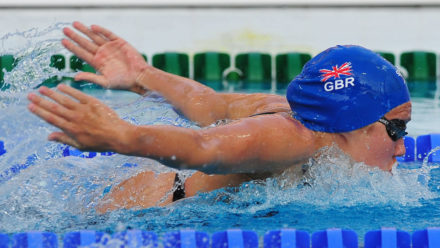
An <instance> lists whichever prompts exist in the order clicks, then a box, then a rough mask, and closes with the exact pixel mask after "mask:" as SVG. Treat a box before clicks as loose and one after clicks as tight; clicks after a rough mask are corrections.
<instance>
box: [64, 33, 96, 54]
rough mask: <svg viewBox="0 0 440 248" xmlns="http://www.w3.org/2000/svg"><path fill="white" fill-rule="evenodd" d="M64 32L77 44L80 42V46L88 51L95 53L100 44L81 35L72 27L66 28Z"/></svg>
mask: <svg viewBox="0 0 440 248" xmlns="http://www.w3.org/2000/svg"><path fill="white" fill-rule="evenodd" d="M63 32H64V34H65V35H66V36H67V37H69V38H70V39H71V40H73V41H74V42H75V43H76V44H78V45H79V46H80V47H82V48H83V49H85V50H87V51H88V52H90V53H92V54H95V53H96V51H97V50H98V46H97V45H96V44H95V43H93V42H91V41H90V40H89V39H86V38H85V37H83V36H81V35H79V34H78V33H77V32H75V31H73V30H72V29H70V28H64V29H63Z"/></svg>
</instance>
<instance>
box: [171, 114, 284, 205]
mask: <svg viewBox="0 0 440 248" xmlns="http://www.w3.org/2000/svg"><path fill="white" fill-rule="evenodd" d="M275 113H279V112H263V113H257V114H253V115H251V116H249V117H254V116H258V115H270V114H275ZM225 123H227V121H226V120H219V121H217V122H216V124H225ZM173 188H174V189H175V190H174V192H173V202H174V201H178V200H180V199H183V198H185V182H184V181H183V180H182V179H181V178H180V177H179V173H176V176H175V177H174V187H173Z"/></svg>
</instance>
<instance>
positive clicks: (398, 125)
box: [385, 119, 408, 141]
mask: <svg viewBox="0 0 440 248" xmlns="http://www.w3.org/2000/svg"><path fill="white" fill-rule="evenodd" d="M385 126H386V129H387V133H388V135H389V136H390V138H391V139H392V140H393V141H397V140H399V139H401V138H403V137H404V136H405V135H407V134H408V133H407V132H406V123H405V121H403V120H399V119H392V120H388V124H386V125H385Z"/></svg>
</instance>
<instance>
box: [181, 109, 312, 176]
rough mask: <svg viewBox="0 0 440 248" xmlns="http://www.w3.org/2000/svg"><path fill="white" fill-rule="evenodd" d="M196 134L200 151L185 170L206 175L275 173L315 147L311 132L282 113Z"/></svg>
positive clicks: (306, 154) (307, 156) (301, 159)
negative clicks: (195, 170)
mask: <svg viewBox="0 0 440 248" xmlns="http://www.w3.org/2000/svg"><path fill="white" fill-rule="evenodd" d="M199 135H200V137H201V138H200V139H201V141H200V149H199V150H198V151H197V152H195V153H193V155H194V156H193V157H192V159H193V161H192V162H191V163H190V164H191V165H192V166H189V168H192V169H197V170H200V171H202V172H205V173H208V174H228V173H264V172H279V171H282V170H284V169H286V168H288V167H290V166H292V165H294V164H297V163H300V162H304V161H305V160H307V159H308V158H309V157H310V156H311V155H313V154H314V153H315V151H316V148H317V142H316V137H315V135H314V133H313V132H311V131H310V130H308V129H306V128H305V127H303V126H302V125H300V124H299V123H298V122H297V121H296V120H294V119H292V118H290V117H288V116H287V115H282V114H276V115H265V116H257V117H253V118H246V119H243V120H239V121H236V122H233V123H231V124H228V125H224V126H219V127H215V128H209V129H204V130H200V131H199Z"/></svg>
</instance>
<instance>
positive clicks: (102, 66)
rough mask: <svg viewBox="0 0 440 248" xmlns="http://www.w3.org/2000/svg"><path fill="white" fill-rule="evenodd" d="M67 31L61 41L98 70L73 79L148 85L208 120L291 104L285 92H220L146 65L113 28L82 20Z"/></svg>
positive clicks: (143, 88) (142, 88) (139, 88)
mask: <svg viewBox="0 0 440 248" xmlns="http://www.w3.org/2000/svg"><path fill="white" fill-rule="evenodd" d="M73 27H74V28H75V29H77V30H79V31H80V32H82V33H83V34H85V35H86V36H87V37H88V38H89V39H86V38H84V37H83V36H81V35H79V34H77V33H76V32H75V31H73V30H72V29H70V28H65V29H64V34H65V35H66V36H67V37H68V38H70V40H69V39H64V40H63V41H62V44H63V45H64V46H65V47H66V48H67V49H68V50H70V51H71V52H73V53H74V54H76V55H77V56H78V57H80V58H81V59H83V60H84V61H86V62H87V63H89V64H90V65H92V66H93V67H94V68H96V70H97V71H98V72H99V73H100V74H94V73H88V72H80V73H78V74H77V75H76V76H75V80H86V81H90V82H93V83H96V84H99V85H101V86H103V87H106V88H111V89H123V90H130V91H133V92H136V93H139V94H144V93H145V92H147V91H148V90H151V91H157V92H159V93H160V94H162V95H163V96H164V97H165V98H166V99H167V100H168V101H170V103H171V104H173V105H174V106H175V107H176V108H177V109H178V110H179V111H181V112H182V113H183V114H184V115H185V116H186V117H187V118H189V119H190V120H192V121H194V122H197V123H198V124H200V125H201V126H206V125H210V124H212V123H214V122H215V121H217V120H222V119H236V118H242V117H247V116H249V115H252V114H256V113H260V112H267V111H280V110H288V109H289V106H288V104H287V101H286V100H285V98H284V97H281V96H277V95H268V94H252V95H245V94H219V93H216V92H215V91H214V90H212V89H211V88H209V87H206V86H205V85H203V84H200V83H198V82H196V81H194V80H191V79H188V78H184V77H180V76H176V75H172V74H170V73H166V72H164V71H161V70H158V69H156V68H154V67H152V66H150V65H148V64H147V63H146V62H145V60H144V59H143V57H142V56H141V55H140V54H139V52H138V51H137V50H136V49H135V48H133V47H132V46H131V45H130V44H128V42H126V41H125V40H123V39H121V38H120V37H118V36H117V35H115V34H113V33H112V32H110V31H108V30H106V29H104V28H102V27H100V26H97V25H92V26H91V28H88V27H86V26H84V25H83V24H81V23H79V22H74V23H73Z"/></svg>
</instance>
